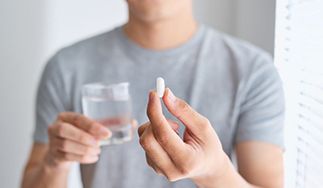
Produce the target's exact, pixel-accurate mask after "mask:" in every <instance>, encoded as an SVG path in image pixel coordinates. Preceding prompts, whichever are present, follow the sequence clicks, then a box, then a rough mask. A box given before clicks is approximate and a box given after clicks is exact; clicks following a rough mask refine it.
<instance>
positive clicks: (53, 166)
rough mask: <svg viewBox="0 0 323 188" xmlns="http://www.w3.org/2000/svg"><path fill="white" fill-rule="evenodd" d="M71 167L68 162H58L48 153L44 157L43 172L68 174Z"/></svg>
mask: <svg viewBox="0 0 323 188" xmlns="http://www.w3.org/2000/svg"><path fill="white" fill-rule="evenodd" d="M70 166H71V165H70V163H68V162H58V161H57V160H55V159H54V158H53V157H52V156H51V155H50V154H49V153H47V154H46V155H45V157H44V161H43V170H45V172H49V171H60V172H68V171H69V170H70Z"/></svg>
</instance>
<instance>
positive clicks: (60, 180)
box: [22, 143, 69, 188]
mask: <svg viewBox="0 0 323 188" xmlns="http://www.w3.org/2000/svg"><path fill="white" fill-rule="evenodd" d="M47 152H48V144H40V143H34V144H33V147H32V150H31V153H30V156H29V159H28V162H27V164H26V167H25V170H24V174H23V181H22V187H23V188H28V187H33V188H38V187H39V188H40V187H48V188H50V187H62V188H63V187H66V185H67V176H68V172H69V168H68V166H66V167H63V168H55V167H53V166H51V165H48V164H49V163H48V162H47V161H48V160H47V159H46V154H47Z"/></svg>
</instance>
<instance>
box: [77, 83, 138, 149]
mask: <svg viewBox="0 0 323 188" xmlns="http://www.w3.org/2000/svg"><path fill="white" fill-rule="evenodd" d="M82 108H83V113H84V115H86V116H88V117H90V118H91V119H94V120H96V121H98V122H99V123H101V124H102V125H104V126H105V127H107V128H108V129H109V130H110V131H111V132H112V137H110V138H109V139H106V140H102V141H101V142H100V144H101V145H110V144H122V143H124V142H127V141H130V140H131V139H132V127H131V98H130V94H129V83H128V82H124V83H119V84H112V85H105V84H103V83H93V84H87V85H84V86H83V88H82Z"/></svg>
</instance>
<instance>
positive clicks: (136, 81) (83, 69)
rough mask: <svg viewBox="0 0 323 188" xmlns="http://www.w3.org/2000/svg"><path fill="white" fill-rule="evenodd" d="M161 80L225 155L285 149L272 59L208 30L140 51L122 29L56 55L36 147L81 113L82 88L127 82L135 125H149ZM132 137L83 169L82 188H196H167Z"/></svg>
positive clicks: (47, 75) (41, 102)
mask: <svg viewBox="0 0 323 188" xmlns="http://www.w3.org/2000/svg"><path fill="white" fill-rule="evenodd" d="M158 76H162V77H163V78H164V79H165V81H166V85H167V86H168V87H170V88H171V89H172V91H173V92H174V93H175V95H177V96H179V97H181V98H183V99H184V100H186V101H187V102H188V103H189V104H190V105H191V106H192V107H193V108H194V109H196V110H197V111H198V112H199V113H201V114H202V115H204V116H206V117H207V118H208V119H209V120H210V122H211V123H212V125H213V127H214V129H215V130H216V132H217V134H218V136H219V138H220V140H221V142H222V146H223V149H224V151H225V153H227V154H228V155H230V154H231V152H232V150H233V149H234V146H235V144H236V143H238V142H242V141H248V140H252V141H261V142H266V143H271V144H275V145H278V146H280V147H283V116H284V98H283V90H282V85H281V81H280V78H279V75H278V73H277V71H276V69H275V67H274V65H273V63H272V59H271V57H270V56H269V55H268V54H267V53H265V52H263V51H262V50H260V49H258V48H256V47H254V46H252V45H251V44H248V43H246V42H243V41H239V40H237V39H234V38H232V37H230V36H227V35H225V34H222V33H220V32H218V31H215V30H213V29H210V28H208V27H206V26H200V27H199V30H198V32H197V33H196V34H195V35H194V36H193V37H192V38H191V39H190V40H189V41H187V42H186V43H185V44H183V45H181V46H178V47H176V48H174V49H169V50H164V51H153V50H149V49H144V48H142V47H140V46H138V45H137V44H135V43H134V42H132V41H131V40H129V39H128V38H127V37H126V35H125V34H124V33H123V30H122V28H121V27H119V28H116V29H114V30H112V31H110V32H107V33H103V34H101V35H98V36H95V37H92V38H89V39H86V40H83V41H81V42H78V43H76V44H74V45H72V46H69V47H67V48H64V49H62V50H61V51H59V52H58V53H57V54H56V55H55V56H54V57H53V58H52V59H51V60H50V61H49V62H48V64H47V65H46V67H45V69H44V72H43V75H42V78H41V81H40V85H39V89H38V96H37V104H36V129H35V133H34V140H35V142H42V143H47V142H48V137H47V127H48V126H49V125H50V124H51V123H52V122H53V121H54V120H55V118H56V116H57V114H58V113H59V112H63V111H75V112H80V113H81V112H82V108H81V88H82V85H83V84H87V83H93V82H105V83H119V82H130V92H131V96H132V101H133V117H134V118H136V119H137V120H138V122H139V123H140V124H141V123H144V122H146V121H147V120H148V118H147V116H146V105H147V97H148V92H149V90H151V89H153V88H155V80H156V78H157V77H158ZM166 116H167V117H170V115H169V114H168V113H167V112H166ZM181 131H182V132H183V128H182V129H181ZM135 135H136V136H135V138H134V139H133V140H132V141H131V142H128V143H125V144H123V145H113V146H106V147H103V149H102V154H101V156H100V160H99V161H98V162H97V163H96V164H91V165H81V173H82V180H83V184H84V187H85V188H89V187H92V188H101V187H104V188H145V187H147V188H150V187H154V188H157V187H185V188H189V187H195V186H194V184H193V183H192V182H191V181H190V180H182V181H178V182H175V183H170V182H168V181H167V180H166V179H165V178H164V177H161V176H158V175H156V174H155V173H154V172H153V170H152V169H150V168H149V167H148V165H147V164H146V160H145V155H144V151H143V149H142V148H141V147H140V144H139V142H138V136H137V134H135Z"/></svg>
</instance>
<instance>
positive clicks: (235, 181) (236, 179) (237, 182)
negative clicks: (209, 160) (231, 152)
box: [194, 157, 257, 188]
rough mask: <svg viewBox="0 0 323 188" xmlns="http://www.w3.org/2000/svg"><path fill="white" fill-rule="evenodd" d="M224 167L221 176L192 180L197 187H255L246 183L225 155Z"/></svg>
mask: <svg viewBox="0 0 323 188" xmlns="http://www.w3.org/2000/svg"><path fill="white" fill-rule="evenodd" d="M226 163H227V164H226V165H225V166H226V168H225V169H224V171H223V173H222V174H221V176H218V177H213V176H212V175H210V176H209V177H205V178H203V179H197V180H194V182H195V183H196V185H197V186H198V187H199V188H222V187H226V188H231V187H232V188H236V187H240V188H256V187H257V186H254V185H251V184H250V183H248V182H247V181H246V180H245V179H244V178H243V177H242V176H241V175H240V174H239V173H238V172H237V171H236V170H235V168H234V166H233V164H232V163H231V161H230V159H229V158H228V157H226Z"/></svg>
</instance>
